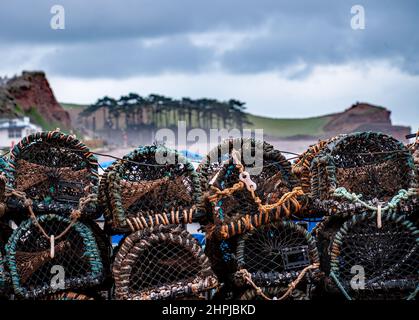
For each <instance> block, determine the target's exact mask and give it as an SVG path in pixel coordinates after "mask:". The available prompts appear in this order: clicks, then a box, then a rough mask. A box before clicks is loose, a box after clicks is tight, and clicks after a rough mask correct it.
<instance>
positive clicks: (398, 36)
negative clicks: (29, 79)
mask: <svg viewBox="0 0 419 320" xmlns="http://www.w3.org/2000/svg"><path fill="white" fill-rule="evenodd" d="M54 4H60V5H62V6H63V7H64V9H65V29H64V30H54V29H52V28H51V27H50V20H51V17H52V16H53V15H52V14H51V13H50V9H51V7H52V6H53V5H54ZM356 4H360V5H362V6H363V7H364V8H365V17H366V21H365V29H364V30H353V29H352V28H351V18H352V17H353V14H351V7H352V6H353V5H356ZM22 70H44V71H46V73H47V76H48V78H49V80H50V82H51V85H52V88H53V90H54V92H55V94H56V96H57V98H58V99H59V101H62V102H75V103H92V102H94V101H95V100H96V99H97V98H99V97H101V96H103V95H110V96H115V97H118V96H120V95H121V94H126V93H128V92H130V91H134V92H137V93H139V94H142V95H147V94H149V93H160V94H164V95H169V96H173V97H177V98H180V97H183V96H189V97H192V98H198V97H213V98H217V99H229V98H237V99H240V100H242V101H245V102H246V103H247V107H248V110H249V111H250V112H252V113H254V114H260V115H268V116H271V117H307V116H315V115H320V114H325V113H330V112H336V111H341V110H342V109H344V108H346V107H349V106H350V105H351V104H352V103H354V102H356V101H367V102H370V103H373V104H378V105H382V106H385V107H387V108H389V109H391V110H392V111H393V120H394V122H395V123H397V124H407V125H411V126H413V127H419V1H415V0H412V1H385V0H377V1H355V0H353V1H333V0H332V1H313V0H306V1H298V0H295V1H280V0H176V1H174V0H140V1H138V0H136V1H134V0H119V1H106V0H90V1H86V0H53V1H49V0H37V1H36V2H35V1H28V0H27V1H23V0H8V1H7V0H2V1H1V2H0V75H9V76H11V75H13V74H18V73H20V72H21V71H22Z"/></svg>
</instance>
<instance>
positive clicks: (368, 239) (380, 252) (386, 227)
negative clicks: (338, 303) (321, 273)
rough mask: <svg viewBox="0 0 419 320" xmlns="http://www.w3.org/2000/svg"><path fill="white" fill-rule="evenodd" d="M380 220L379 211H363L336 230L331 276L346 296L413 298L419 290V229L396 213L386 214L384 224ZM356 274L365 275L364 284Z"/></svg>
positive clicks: (360, 297) (331, 250) (332, 247)
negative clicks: (378, 217) (378, 218)
mask: <svg viewBox="0 0 419 320" xmlns="http://www.w3.org/2000/svg"><path fill="white" fill-rule="evenodd" d="M377 222H378V221H377V213H376V212H364V213H360V214H357V215H354V216H352V217H351V218H350V219H348V220H347V221H346V222H345V223H344V224H343V225H342V227H341V228H340V229H339V231H338V232H336V234H335V235H334V236H333V239H332V243H331V246H330V252H329V254H330V277H331V278H332V279H333V281H334V282H335V283H336V286H337V287H338V289H339V290H340V291H341V292H342V294H343V295H344V296H345V297H346V298H347V299H359V300H361V299H362V300H365V299H373V300H377V299H414V298H415V295H416V293H417V291H418V289H419V270H418V261H419V230H418V229H417V228H416V227H415V225H414V224H413V223H412V222H410V221H409V220H408V219H407V218H406V216H403V215H401V214H400V213H396V212H391V213H390V212H385V213H383V214H382V216H381V223H382V225H381V227H380V226H379V225H377ZM360 268H362V269H360ZM356 275H358V276H360V277H362V276H363V277H362V278H364V281H363V285H362V283H360V282H359V278H355V280H354V277H355V276H356ZM351 281H352V282H351Z"/></svg>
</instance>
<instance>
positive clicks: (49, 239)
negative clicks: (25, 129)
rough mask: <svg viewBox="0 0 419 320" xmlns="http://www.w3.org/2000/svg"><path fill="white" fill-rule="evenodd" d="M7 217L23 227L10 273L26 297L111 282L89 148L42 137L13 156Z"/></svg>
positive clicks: (11, 242) (9, 257)
mask: <svg viewBox="0 0 419 320" xmlns="http://www.w3.org/2000/svg"><path fill="white" fill-rule="evenodd" d="M4 176H5V177H6V187H5V189H6V192H5V199H4V203H5V211H6V212H5V215H4V216H3V221H6V222H7V221H10V220H13V221H14V222H15V224H16V225H17V228H15V230H14V231H13V233H12V234H11V235H10V237H8V240H7V244H6V246H5V257H3V259H4V260H5V267H6V269H7V270H8V272H9V274H10V279H11V283H12V287H13V292H14V295H15V296H16V298H20V299H45V298H48V297H53V296H55V295H56V294H58V293H60V292H61V294H62V295H65V294H67V292H68V291H73V290H76V291H86V292H88V291H89V290H90V289H99V288H101V285H102V284H103V282H104V281H105V280H106V278H107V276H109V272H108V269H109V261H108V255H109V241H108V239H106V237H104V236H103V235H102V232H101V229H100V228H99V227H98V225H97V224H96V223H95V222H94V221H93V219H95V218H96V217H97V215H96V212H97V188H98V183H99V181H98V164H97V160H96V158H95V157H94V156H93V155H92V154H91V153H90V151H89V150H88V148H87V147H86V146H85V145H84V144H82V143H81V142H80V141H79V140H77V139H76V138H75V137H74V136H71V135H66V134H64V133H61V132H60V131H58V130H57V131H50V132H38V133H36V134H33V135H29V136H27V137H25V138H23V139H22V140H21V141H20V142H19V143H18V144H16V145H15V147H14V148H13V149H12V150H11V153H10V158H9V159H8V166H7V169H6V170H5V173H4Z"/></svg>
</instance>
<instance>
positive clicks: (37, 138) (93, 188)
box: [8, 131, 99, 218]
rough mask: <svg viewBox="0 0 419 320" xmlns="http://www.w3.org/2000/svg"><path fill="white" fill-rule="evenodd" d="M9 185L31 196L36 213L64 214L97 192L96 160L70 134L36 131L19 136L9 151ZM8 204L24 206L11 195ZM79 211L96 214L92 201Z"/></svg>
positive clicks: (20, 208) (86, 215)
mask: <svg viewBox="0 0 419 320" xmlns="http://www.w3.org/2000/svg"><path fill="white" fill-rule="evenodd" d="M9 173H10V178H9V182H8V184H9V186H10V188H11V189H13V190H15V191H18V192H21V193H24V194H25V196H26V198H28V199H30V200H32V207H33V210H34V212H35V213H36V214H44V213H48V214H49V213H56V214H60V215H65V216H68V215H69V214H70V213H71V212H72V210H73V209H76V208H78V205H79V201H80V199H81V198H85V197H87V196H88V195H89V194H97V188H98V184H99V177H98V163H97V160H96V158H95V157H94V156H93V154H92V153H90V151H89V149H88V148H87V147H86V146H85V145H84V144H83V143H81V142H80V141H79V140H77V139H76V138H75V137H74V136H71V135H66V134H64V133H61V132H59V131H49V132H38V133H35V134H33V135H29V136H27V137H25V138H23V139H22V140H21V141H20V142H19V143H18V144H16V145H15V147H14V148H13V149H12V151H11V154H10V170H9ZM8 207H10V208H11V209H13V210H14V211H19V210H23V209H26V208H25V205H24V201H22V200H21V199H20V198H19V197H16V196H12V197H10V199H8ZM82 214H83V215H84V216H85V217H89V218H96V217H97V216H96V215H97V210H96V202H95V201H91V202H90V203H89V205H87V206H86V207H85V208H84V209H83V212H82Z"/></svg>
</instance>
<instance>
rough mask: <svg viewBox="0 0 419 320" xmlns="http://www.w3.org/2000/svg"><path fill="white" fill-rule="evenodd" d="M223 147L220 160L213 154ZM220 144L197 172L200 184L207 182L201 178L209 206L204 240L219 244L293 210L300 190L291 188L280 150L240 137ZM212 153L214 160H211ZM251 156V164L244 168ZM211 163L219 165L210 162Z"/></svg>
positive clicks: (287, 166) (292, 182) (292, 183)
mask: <svg viewBox="0 0 419 320" xmlns="http://www.w3.org/2000/svg"><path fill="white" fill-rule="evenodd" d="M237 141H238V142H239V143H237ZM223 145H226V146H227V147H228V149H227V152H229V153H228V154H226V155H224V158H225V160H224V161H223V157H221V156H220V154H219V153H218V152H219V151H220V150H222V149H224V148H225V147H224V146H223ZM223 145H221V146H218V147H217V148H215V149H214V150H213V151H211V152H210V154H209V155H208V156H207V158H206V160H205V161H206V162H204V163H203V164H201V166H200V168H199V173H200V174H201V175H202V177H203V178H204V180H206V179H208V178H210V179H211V180H210V181H208V180H206V181H207V182H206V183H207V185H208V186H207V189H208V190H209V191H208V196H207V200H208V202H209V203H210V208H211V216H210V217H209V221H210V223H209V225H208V226H207V232H208V234H209V237H215V238H216V239H218V240H225V239H228V238H231V237H233V236H235V235H238V234H242V233H245V232H247V231H248V230H251V229H252V228H254V227H257V226H259V225H261V224H267V223H269V222H271V221H275V220H279V219H281V218H282V217H284V216H289V215H291V214H294V213H297V212H298V211H299V209H300V208H301V204H300V203H299V201H298V197H299V196H301V195H302V191H301V188H294V186H295V184H296V180H295V178H294V176H293V174H292V172H291V164H290V163H289V162H288V161H287V160H286V159H285V157H284V156H283V155H282V154H281V152H279V151H278V150H275V149H274V148H273V147H272V146H271V145H269V144H267V143H261V142H258V141H254V140H246V139H239V140H237V139H235V140H234V139H233V140H227V141H226V142H224V144H223ZM236 145H237V147H236ZM236 148H238V149H236ZM217 153H218V155H219V158H217V157H216V156H213V154H216V155H217ZM252 153H254V154H255V155H256V160H254V159H251V161H252V160H254V161H253V162H252V163H248V164H246V162H248V160H246V157H247V158H249V155H250V154H252ZM211 159H215V161H217V159H218V161H220V162H219V163H218V164H217V163H212V162H210V161H211ZM249 160H250V159H249ZM212 161H214V160H212ZM221 161H223V162H222V163H221ZM214 168H216V171H214V170H215V169H214ZM205 178H206V179H205Z"/></svg>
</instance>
